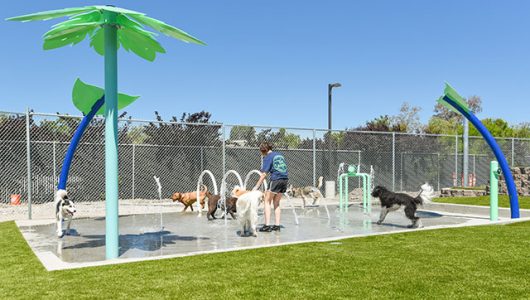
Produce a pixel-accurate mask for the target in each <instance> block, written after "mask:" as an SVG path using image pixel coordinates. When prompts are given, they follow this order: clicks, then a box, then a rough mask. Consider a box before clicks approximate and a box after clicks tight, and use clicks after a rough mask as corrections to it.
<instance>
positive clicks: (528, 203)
mask: <svg viewBox="0 0 530 300" xmlns="http://www.w3.org/2000/svg"><path fill="white" fill-rule="evenodd" d="M432 201H433V202H436V203H451V204H464V205H478V206H490V196H479V197H441V198H434V199H433V200H432ZM499 207H510V197H508V195H499ZM519 208H522V209H530V197H528V196H519Z"/></svg>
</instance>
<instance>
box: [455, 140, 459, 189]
mask: <svg viewBox="0 0 530 300" xmlns="http://www.w3.org/2000/svg"><path fill="white" fill-rule="evenodd" d="M455 178H456V184H455V185H456V186H458V135H455Z"/></svg>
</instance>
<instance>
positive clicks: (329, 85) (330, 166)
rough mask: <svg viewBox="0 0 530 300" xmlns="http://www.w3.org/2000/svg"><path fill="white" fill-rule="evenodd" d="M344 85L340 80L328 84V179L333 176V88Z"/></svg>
mask: <svg viewBox="0 0 530 300" xmlns="http://www.w3.org/2000/svg"><path fill="white" fill-rule="evenodd" d="M341 86H342V85H341V84H340V83H338V82H335V83H330V84H328V178H329V179H328V180H331V179H332V178H333V177H332V176H333V175H332V174H333V171H332V170H331V168H332V162H331V143H332V140H331V90H332V89H333V88H335V87H337V88H338V87H341Z"/></svg>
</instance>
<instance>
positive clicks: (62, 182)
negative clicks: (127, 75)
mask: <svg viewBox="0 0 530 300" xmlns="http://www.w3.org/2000/svg"><path fill="white" fill-rule="evenodd" d="M103 103H105V96H102V97H101V98H99V100H98V101H96V103H94V105H93V106H92V109H91V110H90V112H89V113H88V114H87V115H86V116H84V117H83V120H81V123H79V127H77V130H76V131H75V133H74V136H73V137H72V141H71V142H70V145H69V146H68V149H67V150H66V156H65V157H64V161H63V167H62V169H61V175H60V176H59V184H58V185H57V189H58V190H66V181H67V180H68V172H69V171H70V165H71V164H72V158H74V153H75V149H76V148H77V145H78V144H79V141H80V140H81V137H82V136H83V133H84V132H85V129H86V127H87V126H88V124H90V121H91V120H92V118H93V117H94V115H95V114H96V112H97V111H98V110H99V109H100V108H101V106H103Z"/></svg>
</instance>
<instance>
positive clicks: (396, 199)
mask: <svg viewBox="0 0 530 300" xmlns="http://www.w3.org/2000/svg"><path fill="white" fill-rule="evenodd" d="M372 196H373V197H377V198H379V200H380V201H381V215H380V216H379V220H378V221H377V224H378V225H381V223H382V222H383V221H384V220H385V217H386V215H387V214H388V213H389V212H391V211H395V210H398V209H399V208H400V207H401V206H404V207H405V216H406V217H407V218H408V219H409V220H411V221H412V224H411V225H409V226H408V227H409V228H418V227H423V225H422V224H421V221H420V218H418V217H417V216H416V210H417V209H418V205H423V203H424V202H428V201H431V199H432V198H433V197H434V190H433V188H432V186H430V185H429V184H427V183H425V184H424V185H422V186H421V191H420V194H419V195H418V196H416V197H412V196H409V195H407V194H404V193H394V192H392V191H389V190H388V189H387V188H385V187H384V186H380V185H378V186H376V187H375V188H374V190H373V191H372Z"/></svg>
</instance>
